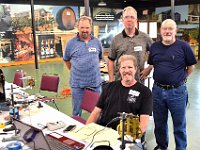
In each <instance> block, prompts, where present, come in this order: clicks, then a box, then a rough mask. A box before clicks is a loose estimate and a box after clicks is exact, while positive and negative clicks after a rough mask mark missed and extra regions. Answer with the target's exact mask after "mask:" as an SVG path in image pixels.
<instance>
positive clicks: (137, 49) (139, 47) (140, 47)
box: [134, 46, 142, 51]
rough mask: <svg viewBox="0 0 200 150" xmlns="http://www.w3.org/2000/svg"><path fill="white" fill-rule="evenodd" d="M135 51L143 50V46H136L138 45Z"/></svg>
mask: <svg viewBox="0 0 200 150" xmlns="http://www.w3.org/2000/svg"><path fill="white" fill-rule="evenodd" d="M134 51H142V46H136V47H134Z"/></svg>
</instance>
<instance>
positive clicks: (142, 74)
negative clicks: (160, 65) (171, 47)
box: [140, 65, 153, 81]
mask: <svg viewBox="0 0 200 150" xmlns="http://www.w3.org/2000/svg"><path fill="white" fill-rule="evenodd" d="M152 69H153V66H152V65H149V66H148V67H147V68H144V70H142V71H141V72H140V79H141V80H142V81H144V80H145V79H147V77H148V75H149V74H150V72H151V70H152Z"/></svg>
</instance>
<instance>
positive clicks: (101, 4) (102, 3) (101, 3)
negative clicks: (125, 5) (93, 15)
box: [98, 1, 107, 6]
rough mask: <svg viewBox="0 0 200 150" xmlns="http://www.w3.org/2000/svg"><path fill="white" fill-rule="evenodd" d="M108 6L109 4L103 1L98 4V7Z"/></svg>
mask: <svg viewBox="0 0 200 150" xmlns="http://www.w3.org/2000/svg"><path fill="white" fill-rule="evenodd" d="M106 5H107V4H106V3H105V2H103V1H102V2H99V3H98V6H106Z"/></svg>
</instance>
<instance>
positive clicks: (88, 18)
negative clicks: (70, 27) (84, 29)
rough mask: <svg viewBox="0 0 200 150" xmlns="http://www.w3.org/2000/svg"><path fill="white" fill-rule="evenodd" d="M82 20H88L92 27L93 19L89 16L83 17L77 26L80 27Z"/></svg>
mask: <svg viewBox="0 0 200 150" xmlns="http://www.w3.org/2000/svg"><path fill="white" fill-rule="evenodd" d="M81 20H88V21H89V23H90V25H91V26H92V18H91V17H89V16H81V17H80V18H79V19H78V22H77V26H78V25H79V22H80V21H81Z"/></svg>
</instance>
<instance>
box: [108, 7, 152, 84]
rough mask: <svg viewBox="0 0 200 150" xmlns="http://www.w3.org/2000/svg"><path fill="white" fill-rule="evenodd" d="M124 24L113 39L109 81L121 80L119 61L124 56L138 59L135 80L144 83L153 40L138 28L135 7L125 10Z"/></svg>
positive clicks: (109, 63) (123, 14) (109, 60)
mask: <svg viewBox="0 0 200 150" xmlns="http://www.w3.org/2000/svg"><path fill="white" fill-rule="evenodd" d="M122 23H123V24H124V27H125V28H124V30H123V31H122V32H121V33H119V34H118V35H116V36H115V37H114V38H113V40H112V43H111V47H110V51H109V54H108V74H109V81H110V82H112V81H114V80H120V78H121V77H120V73H119V71H118V59H119V58H120V56H122V55H124V54H129V55H133V56H135V57H136V59H137V62H138V68H137V72H136V74H135V78H136V80H137V81H143V80H144V79H145V77H146V76H147V75H146V74H148V73H147V72H146V69H144V64H145V61H146V56H147V51H149V48H150V45H151V43H152V39H151V38H150V37H149V36H148V35H147V34H146V33H143V32H141V31H139V30H138V29H137V28H136V27H137V11H136V10H135V9H134V8H133V7H131V6H128V7H126V8H124V10H123V12H122ZM114 75H115V76H114Z"/></svg>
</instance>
